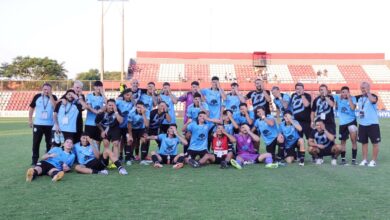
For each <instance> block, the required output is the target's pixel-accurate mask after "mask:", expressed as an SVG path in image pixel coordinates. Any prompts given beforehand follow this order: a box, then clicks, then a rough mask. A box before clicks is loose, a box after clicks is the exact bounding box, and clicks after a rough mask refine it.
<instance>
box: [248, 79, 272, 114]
mask: <svg viewBox="0 0 390 220" xmlns="http://www.w3.org/2000/svg"><path fill="white" fill-rule="evenodd" d="M255 86H256V90H254V91H250V92H249V93H248V94H247V95H246V99H247V100H248V99H250V100H251V101H252V105H253V109H256V108H257V107H263V108H264V109H265V114H266V115H269V114H271V109H270V103H271V96H270V95H271V93H270V91H269V90H265V89H264V84H263V81H262V80H261V79H256V81H255Z"/></svg>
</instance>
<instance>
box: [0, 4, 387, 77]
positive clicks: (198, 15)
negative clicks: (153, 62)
mask: <svg viewBox="0 0 390 220" xmlns="http://www.w3.org/2000/svg"><path fill="white" fill-rule="evenodd" d="M388 4H389V3H388V1H386V0H355V1H348V0H344V1H342V0H272V1H271V0H267V1H265V0H239V1H238V0H235V1H233V0H164V1H162V0H129V1H126V2H124V3H123V5H124V8H125V69H126V68H127V63H128V60H129V59H130V58H134V57H136V52H137V51H170V52H253V51H267V52H270V53H385V54H386V59H389V56H390V42H389V39H390V31H389V30H388V27H389V21H390V13H389V10H388V8H389V6H388ZM103 5H104V24H105V35H104V37H105V41H104V42H105V70H106V71H120V70H121V27H122V26H121V12H122V2H120V1H113V2H109V1H105V2H104V3H103ZM101 7H102V2H101V1H97V0H0V62H1V63H3V62H8V63H10V62H12V59H13V58H15V57H16V56H34V57H45V56H47V57H49V58H51V59H56V60H57V61H59V62H60V63H62V62H64V66H65V69H67V70H68V73H67V74H68V76H69V78H74V77H75V75H76V74H77V73H79V72H84V71H88V70H89V69H91V68H96V69H99V68H100V31H101V29H100V26H101V10H102V8H101ZM386 8H387V9H386Z"/></svg>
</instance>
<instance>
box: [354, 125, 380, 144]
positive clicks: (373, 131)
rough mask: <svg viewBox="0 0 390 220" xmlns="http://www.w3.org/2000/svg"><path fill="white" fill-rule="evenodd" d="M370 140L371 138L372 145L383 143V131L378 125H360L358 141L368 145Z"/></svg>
mask: <svg viewBox="0 0 390 220" xmlns="http://www.w3.org/2000/svg"><path fill="white" fill-rule="evenodd" d="M368 138H370V141H371V143H372V144H377V143H380V142H381V131H380V129H379V125H378V124H373V125H367V126H364V125H359V131H358V141H359V142H360V143H362V144H367V143H368Z"/></svg>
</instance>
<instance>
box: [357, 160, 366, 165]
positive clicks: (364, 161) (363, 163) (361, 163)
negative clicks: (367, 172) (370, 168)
mask: <svg viewBox="0 0 390 220" xmlns="http://www.w3.org/2000/svg"><path fill="white" fill-rule="evenodd" d="M359 166H367V160H362V162H360V164H359Z"/></svg>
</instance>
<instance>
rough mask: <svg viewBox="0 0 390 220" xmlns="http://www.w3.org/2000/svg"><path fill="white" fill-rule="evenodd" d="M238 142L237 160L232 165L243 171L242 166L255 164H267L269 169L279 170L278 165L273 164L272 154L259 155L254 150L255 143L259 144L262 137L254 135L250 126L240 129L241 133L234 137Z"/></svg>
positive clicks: (232, 160)
mask: <svg viewBox="0 0 390 220" xmlns="http://www.w3.org/2000/svg"><path fill="white" fill-rule="evenodd" d="M234 137H235V138H236V140H237V146H236V148H237V156H236V159H235V160H234V159H231V160H230V163H231V164H232V166H234V167H235V168H237V169H241V168H242V165H243V164H244V163H245V164H252V163H255V162H263V161H264V162H265V164H266V165H265V167H267V168H277V167H278V164H276V163H272V162H273V160H272V154H270V153H264V154H259V153H258V152H257V151H256V149H255V148H254V144H253V142H254V141H255V142H259V141H260V137H259V136H257V135H256V134H254V133H253V132H252V131H251V129H250V128H249V125H248V124H243V125H241V127H240V133H238V134H236V135H234Z"/></svg>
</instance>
